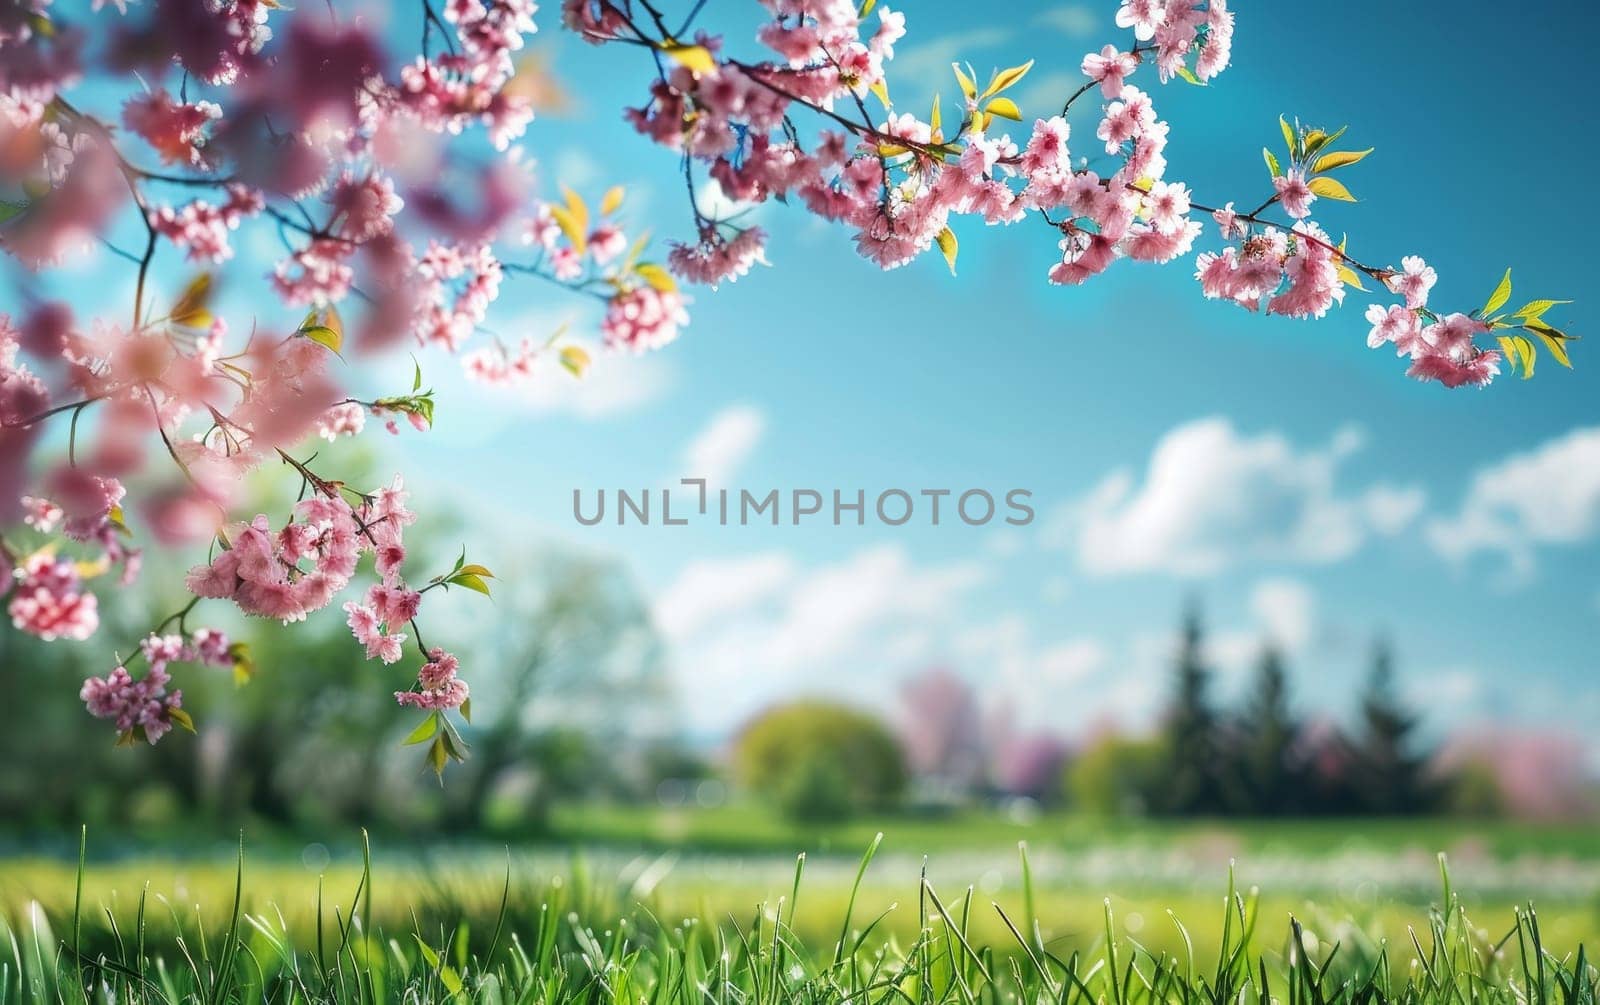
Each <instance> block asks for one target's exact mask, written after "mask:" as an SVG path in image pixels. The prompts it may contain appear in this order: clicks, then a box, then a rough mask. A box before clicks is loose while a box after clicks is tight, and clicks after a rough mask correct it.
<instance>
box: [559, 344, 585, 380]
mask: <svg viewBox="0 0 1600 1005" xmlns="http://www.w3.org/2000/svg"><path fill="white" fill-rule="evenodd" d="M560 359H561V365H562V366H563V367H565V368H566V370H567V372H568V373H570V374H572V375H573V376H574V377H582V376H583V375H584V374H585V373H588V372H589V351H588V350H587V349H585V348H583V347H582V346H576V345H564V346H562V347H561V357H560Z"/></svg>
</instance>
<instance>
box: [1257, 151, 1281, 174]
mask: <svg viewBox="0 0 1600 1005" xmlns="http://www.w3.org/2000/svg"><path fill="white" fill-rule="evenodd" d="M1261 159H1262V160H1264V161H1266V162H1267V171H1268V172H1269V173H1270V174H1271V175H1272V177H1274V178H1277V177H1279V176H1280V175H1282V174H1283V170H1282V169H1281V168H1279V167H1278V158H1277V157H1275V156H1273V154H1272V151H1271V150H1268V149H1267V148H1266V147H1262V148H1261Z"/></svg>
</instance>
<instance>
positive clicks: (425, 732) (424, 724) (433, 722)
mask: <svg viewBox="0 0 1600 1005" xmlns="http://www.w3.org/2000/svg"><path fill="white" fill-rule="evenodd" d="M438 731H439V715H438V713H434V714H433V715H430V716H428V717H427V718H426V719H423V720H422V721H421V722H419V723H418V724H417V728H416V729H413V730H412V731H411V734H410V735H409V736H407V737H406V738H405V739H404V740H402V741H401V742H400V746H402V747H414V746H416V745H417V744H419V743H427V742H428V741H429V740H431V739H433V734H435V733H437V732H438Z"/></svg>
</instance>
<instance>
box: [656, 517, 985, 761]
mask: <svg viewBox="0 0 1600 1005" xmlns="http://www.w3.org/2000/svg"><path fill="white" fill-rule="evenodd" d="M984 578H985V574H984V571H983V569H982V567H981V566H979V565H976V564H973V563H966V562H955V563H946V564H940V565H919V564H917V563H915V562H913V561H912V560H911V558H910V557H909V555H908V554H907V552H906V550H905V549H904V548H903V547H901V546H899V545H892V546H880V547H873V548H868V549H864V550H861V551H858V552H856V553H855V554H853V555H850V556H848V557H846V558H843V559H841V560H839V561H837V562H833V563H829V564H825V565H821V566H817V567H813V568H810V569H802V568H801V567H800V565H799V563H798V562H796V561H795V560H794V558H793V557H792V556H791V555H789V554H788V553H786V552H769V553H761V554H755V555H743V556H736V557H731V558H723V559H702V560H699V561H696V562H694V563H691V564H690V565H688V566H686V567H685V568H684V569H683V571H682V572H680V573H679V575H678V576H677V578H676V579H675V580H674V581H673V582H672V583H671V584H670V585H668V586H667V588H666V589H664V590H662V591H661V593H660V594H659V595H658V596H657V599H656V602H655V618H656V622H657V624H658V625H660V626H661V627H662V629H663V631H664V632H665V634H666V635H667V637H668V639H669V641H671V642H672V644H673V665H674V668H675V672H676V674H677V675H678V677H679V681H680V690H681V691H682V693H684V694H689V695H711V696H714V698H713V699H712V700H707V701H698V702H689V703H688V707H687V709H686V711H687V712H688V714H689V715H690V717H691V720H692V725H693V726H694V727H695V728H697V729H700V730H706V731H723V730H727V729H730V728H732V727H734V726H736V725H737V724H738V723H739V722H741V721H742V720H743V719H745V718H746V717H748V716H749V715H750V714H752V713H753V712H755V711H756V710H758V709H759V708H761V707H762V706H763V705H765V704H767V703H769V702H771V701H774V700H776V699H778V698H780V697H792V696H794V695H797V694H803V693H817V692H822V693H829V694H835V695H839V696H841V697H844V698H848V699H854V700H861V701H876V702H880V703H881V702H887V701H889V700H891V699H892V689H893V681H894V679H895V677H896V676H897V674H896V671H900V670H904V669H905V668H906V667H908V666H912V665H915V664H916V663H917V662H920V661H926V660H928V659H930V658H932V656H933V655H934V653H935V652H936V647H935V645H934V642H935V640H936V636H937V635H938V633H939V632H940V631H941V630H942V629H943V627H944V626H945V625H947V624H949V623H950V621H951V620H952V619H953V618H954V617H956V615H957V614H958V612H959V609H960V607H961V606H962V602H963V600H964V598H965V597H967V596H968V595H969V594H970V592H971V591H972V590H973V589H974V588H975V587H976V586H978V585H979V584H980V583H981V582H983V580H984Z"/></svg>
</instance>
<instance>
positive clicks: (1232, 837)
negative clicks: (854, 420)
mask: <svg viewBox="0 0 1600 1005" xmlns="http://www.w3.org/2000/svg"><path fill="white" fill-rule="evenodd" d="M551 829H552V837H553V838H554V839H555V840H557V841H559V842H560V843H562V844H564V845H583V846H590V847H592V846H596V845H614V846H615V845H620V846H637V847H646V848H676V847H684V846H689V847H694V848H699V849H704V850H708V851H727V852H754V851H767V852H786V853H792V852H794V851H795V850H796V849H798V848H806V849H809V850H823V851H837V850H840V849H855V848H862V847H864V846H865V845H866V843H867V842H868V841H870V840H871V839H872V836H873V835H874V834H875V833H877V832H878V831H883V832H885V833H887V834H889V835H890V837H891V839H892V843H893V844H895V845H898V846H900V847H903V848H916V849H918V850H919V851H923V852H929V853H933V852H943V851H956V850H966V849H985V848H997V847H1005V848H1011V847H1015V846H1016V843H1017V842H1018V841H1027V842H1028V843H1029V844H1030V845H1033V846H1034V847H1035V848H1045V847H1056V848H1061V849H1066V850H1076V849H1082V848H1088V847H1096V846H1104V845H1106V844H1111V843H1115V844H1128V843H1135V844H1140V845H1144V846H1149V847H1170V846H1172V845H1173V844H1180V843H1184V842H1190V843H1193V842H1204V841H1212V840H1215V839H1217V838H1218V837H1224V838H1226V839H1228V840H1229V841H1230V842H1231V843H1232V845H1233V847H1235V848H1236V849H1237V851H1238V852H1239V853H1240V854H1248V853H1252V852H1268V851H1290V852H1294V853H1299V854H1306V855H1320V854H1325V853H1328V852H1333V851H1340V850H1349V849H1351V848H1368V849H1372V850H1375V851H1382V852H1401V851H1405V850H1412V851H1422V852H1425V853H1427V854H1428V855H1429V856H1430V857H1431V855H1432V853H1433V852H1435V851H1437V850H1439V849H1441V848H1443V849H1454V848H1456V847H1458V846H1460V845H1462V844H1463V843H1468V844H1470V845H1471V846H1472V848H1473V849H1474V850H1475V851H1481V852H1482V853H1484V854H1488V855H1492V856H1495V857H1498V858H1510V857H1514V856H1519V855H1542V856H1564V857H1572V858H1578V859H1600V828H1597V827H1596V826H1595V825H1594V823H1593V822H1592V821H1574V822H1561V823H1547V822H1532V821H1519V820H1462V819H1456V818H1449V817H1416V818H1406V817H1402V818H1376V819H1374V818H1350V819H1342V818H1312V819H1284V820H1272V819H1262V820H1239V819H1227V820H1172V819H1165V820H1150V819H1139V818H1126V819H1101V818H1096V817H1092V816H1085V815H1083V814H1078V813H1069V812H1062V811H1051V812H1045V813H1031V814H1030V813H1022V814H1016V815H1012V814H1008V813H1005V812H1002V811H999V810H991V809H961V810H952V811H950V812H948V813H899V814H875V815H873V816H872V817H871V818H870V819H863V820H856V821H848V822H843V823H837V824H820V825H801V824H794V823H791V822H789V821H786V820H784V819H783V818H782V817H781V816H778V815H776V814H774V813H772V812H771V810H770V809H768V808H766V807H764V806H761V805H759V804H755V803H749V802H735V803H730V804H727V805H723V806H717V807H711V808H704V807H682V808H660V807H653V806H648V805H636V804H595V803H570V804H565V805H561V806H558V807H557V808H556V809H555V811H554V813H553V815H552V820H551Z"/></svg>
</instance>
